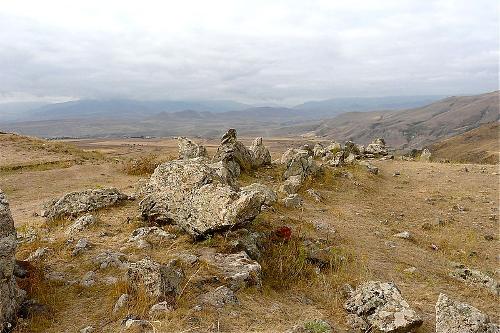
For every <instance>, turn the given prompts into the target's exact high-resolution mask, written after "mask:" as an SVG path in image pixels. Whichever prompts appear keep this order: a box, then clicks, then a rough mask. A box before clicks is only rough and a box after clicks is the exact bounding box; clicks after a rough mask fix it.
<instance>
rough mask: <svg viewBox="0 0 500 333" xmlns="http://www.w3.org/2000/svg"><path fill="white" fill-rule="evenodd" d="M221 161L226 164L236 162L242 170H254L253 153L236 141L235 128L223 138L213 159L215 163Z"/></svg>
mask: <svg viewBox="0 0 500 333" xmlns="http://www.w3.org/2000/svg"><path fill="white" fill-rule="evenodd" d="M220 161H224V162H225V163H230V162H231V161H234V162H236V163H237V164H238V165H239V167H240V169H242V170H250V169H252V168H253V164H254V163H253V157H252V152H251V151H250V150H249V149H248V148H247V147H245V145H244V144H243V143H241V142H239V141H238V140H237V139H236V130H235V129H234V128H231V129H229V130H228V131H227V132H226V133H225V134H224V135H223V136H222V139H221V143H220V146H219V148H217V152H216V153H215V156H214V158H213V162H214V163H215V162H220Z"/></svg>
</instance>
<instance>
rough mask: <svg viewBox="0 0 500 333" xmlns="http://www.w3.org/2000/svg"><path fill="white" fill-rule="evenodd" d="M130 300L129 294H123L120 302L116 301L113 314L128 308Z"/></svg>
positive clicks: (119, 299)
mask: <svg viewBox="0 0 500 333" xmlns="http://www.w3.org/2000/svg"><path fill="white" fill-rule="evenodd" d="M129 300H130V296H129V295H128V294H121V295H120V297H118V300H117V301H116V303H115V305H114V307H113V313H117V312H118V311H120V310H122V309H123V308H125V306H127V304H128V302H129Z"/></svg>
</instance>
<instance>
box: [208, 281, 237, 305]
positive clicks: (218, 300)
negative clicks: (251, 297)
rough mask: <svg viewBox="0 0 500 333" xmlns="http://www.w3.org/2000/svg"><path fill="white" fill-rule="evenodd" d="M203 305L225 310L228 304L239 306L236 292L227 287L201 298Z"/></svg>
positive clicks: (217, 289)
mask: <svg viewBox="0 0 500 333" xmlns="http://www.w3.org/2000/svg"><path fill="white" fill-rule="evenodd" d="M200 303H201V304H202V305H208V306H213V307H215V308H223V307H224V306H226V305H228V304H238V303H239V302H238V298H236V295H235V294H234V292H233V291H232V290H231V289H229V288H228V287H226V286H220V287H218V288H216V289H214V290H212V291H210V292H208V293H206V294H203V295H201V296H200Z"/></svg>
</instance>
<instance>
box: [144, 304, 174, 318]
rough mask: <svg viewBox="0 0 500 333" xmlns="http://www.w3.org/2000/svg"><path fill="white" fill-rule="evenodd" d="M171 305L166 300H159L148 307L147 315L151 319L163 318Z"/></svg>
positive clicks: (170, 309)
mask: <svg viewBox="0 0 500 333" xmlns="http://www.w3.org/2000/svg"><path fill="white" fill-rule="evenodd" d="M172 310H173V307H172V306H171V305H170V304H168V302H160V303H157V304H155V305H153V306H152V307H151V309H149V316H150V317H151V318H152V319H161V318H164V317H165V316H166V315H167V313H169V312H171V311H172Z"/></svg>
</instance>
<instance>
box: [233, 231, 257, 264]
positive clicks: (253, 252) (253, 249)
mask: <svg viewBox="0 0 500 333" xmlns="http://www.w3.org/2000/svg"><path fill="white" fill-rule="evenodd" d="M227 238H228V239H230V244H231V247H232V249H233V250H234V251H245V252H246V253H247V254H248V256H249V257H250V258H252V259H254V260H259V259H260V258H261V249H262V248H263V236H262V234H260V233H258V232H251V231H249V230H247V229H239V230H236V231H231V232H229V233H228V234H227Z"/></svg>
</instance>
